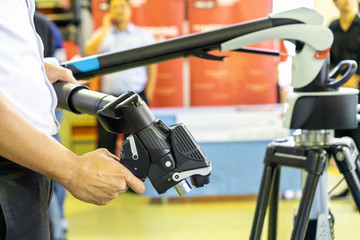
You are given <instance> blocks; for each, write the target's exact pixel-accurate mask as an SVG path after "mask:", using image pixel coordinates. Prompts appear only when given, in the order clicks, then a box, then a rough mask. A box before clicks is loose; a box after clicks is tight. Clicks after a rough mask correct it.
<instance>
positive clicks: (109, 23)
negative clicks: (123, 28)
mask: <svg viewBox="0 0 360 240" xmlns="http://www.w3.org/2000/svg"><path fill="white" fill-rule="evenodd" d="M112 25H113V24H112V20H111V15H110V14H109V13H106V14H105V15H104V17H103V19H102V28H103V29H104V30H107V29H109V28H110V27H111V26H112Z"/></svg>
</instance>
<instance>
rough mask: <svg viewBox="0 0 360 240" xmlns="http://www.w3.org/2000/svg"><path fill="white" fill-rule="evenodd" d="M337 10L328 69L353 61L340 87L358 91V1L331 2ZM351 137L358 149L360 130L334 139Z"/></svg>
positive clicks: (331, 25)
mask: <svg viewBox="0 0 360 240" xmlns="http://www.w3.org/2000/svg"><path fill="white" fill-rule="evenodd" d="M333 1H334V4H335V6H336V7H337V9H338V10H339V13H340V16H339V19H336V20H334V21H333V22H331V23H330V26H329V28H330V30H331V31H332V32H333V34H334V42H333V45H332V47H331V49H330V68H334V67H335V66H336V65H337V64H338V63H339V62H340V61H342V60H355V61H356V62H357V64H358V68H357V70H356V73H355V74H354V75H353V76H352V78H351V79H350V80H349V81H348V82H347V83H345V84H344V85H343V86H342V87H350V88H356V89H359V80H360V16H359V14H358V12H359V0H333ZM344 136H348V137H351V138H352V139H353V140H354V141H355V144H356V146H357V148H358V150H359V149H360V129H359V128H356V129H346V130H336V131H335V137H337V138H340V137H344ZM348 193H349V190H348V189H345V190H343V191H342V192H341V193H339V194H337V195H334V196H332V197H331V198H332V199H337V198H341V197H345V196H346V195H347V194H348Z"/></svg>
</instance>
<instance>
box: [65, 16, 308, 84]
mask: <svg viewBox="0 0 360 240" xmlns="http://www.w3.org/2000/svg"><path fill="white" fill-rule="evenodd" d="M289 16H290V15H289ZM299 23H302V22H301V21H299V20H297V19H292V18H287V17H279V18H261V19H257V20H254V21H249V22H246V23H240V24H234V25H231V26H229V27H224V28H221V29H217V30H214V31H209V32H204V33H196V34H189V35H186V36H182V37H177V38H174V39H169V40H166V41H162V42H159V43H155V44H152V45H149V46H144V47H139V48H134V49H130V50H126V51H121V52H112V53H106V54H99V55H94V56H89V57H86V58H81V59H77V60H72V61H68V62H64V63H63V64H62V65H63V66H64V67H66V68H69V69H71V70H72V71H73V73H74V76H75V77H76V78H77V79H87V78H91V77H95V76H98V75H103V74H107V73H111V72H116V71H120V70H125V69H129V68H134V67H138V66H143V65H147V64H152V63H158V62H163V61H167V60H171V59H175V58H183V57H190V56H194V57H199V58H203V59H208V60H220V61H221V60H222V59H223V58H224V57H223V56H214V55H211V54H209V53H208V52H209V51H211V50H216V49H219V50H221V44H223V43H226V42H227V41H230V40H232V39H235V38H237V37H239V36H243V35H247V34H249V33H253V32H257V31H261V30H265V29H269V28H273V27H276V26H282V25H291V24H299ZM233 50H236V51H246V52H255V53H256V50H253V51H252V50H249V49H243V50H242V49H233Z"/></svg>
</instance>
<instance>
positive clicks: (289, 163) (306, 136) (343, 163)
mask: <svg viewBox="0 0 360 240" xmlns="http://www.w3.org/2000/svg"><path fill="white" fill-rule="evenodd" d="M333 134H334V130H302V131H301V132H300V134H298V135H294V136H293V137H288V138H285V139H276V140H274V141H273V142H272V143H270V144H269V145H268V147H267V151H266V156H265V160H264V165H265V167H264V171H263V176H262V180H261V186H260V192H259V196H258V200H257V204H256V211H255V217H254V221H253V225H252V230H251V236H250V239H260V237H261V232H262V227H263V224H264V218H265V215H266V210H267V207H268V206H269V226H268V239H276V230H277V210H278V199H279V189H280V187H279V186H280V174H281V167H293V168H299V169H303V170H305V172H306V173H307V176H306V180H305V185H304V187H303V194H302V197H301V200H300V205H299V209H298V213H297V215H296V218H295V224H294V229H293V232H292V235H291V239H293V240H295V239H304V238H305V236H306V238H307V239H315V236H316V238H317V239H318V238H320V234H322V236H327V237H325V238H321V239H332V238H333V234H332V230H331V228H332V226H331V225H332V224H331V222H330V223H329V224H328V225H327V223H325V226H328V227H329V228H330V229H328V231H327V233H326V231H325V232H322V233H321V232H320V231H319V230H320V228H321V224H323V225H322V227H323V226H324V222H323V221H322V220H320V215H319V217H318V219H317V220H318V223H317V229H318V231H317V233H314V232H311V231H312V230H310V228H308V222H309V217H310V213H311V211H314V210H315V211H316V209H315V208H316V207H315V205H314V204H313V201H314V197H315V196H316V195H317V196H319V197H320V198H321V199H322V203H321V204H320V205H322V207H323V208H324V209H325V210H322V211H326V212H323V214H326V217H325V219H326V220H327V219H328V218H327V216H328V214H329V212H328V210H327V196H324V191H322V190H321V187H320V185H323V184H324V181H322V180H321V178H323V177H324V174H326V173H325V171H326V170H327V164H328V161H329V159H330V157H333V159H334V160H335V162H336V165H337V167H338V168H339V170H340V172H341V174H343V176H344V178H345V180H346V183H347V185H348V187H349V189H350V192H351V194H352V196H353V198H354V201H355V204H356V206H357V209H358V210H359V211H360V161H359V152H358V150H357V148H356V145H355V143H354V141H353V140H352V139H351V138H348V137H343V138H333ZM325 182H326V181H325ZM318 185H319V186H318ZM322 188H323V189H324V187H322ZM325 194H327V193H326V191H325ZM322 216H323V215H322ZM321 219H323V217H322V218H321ZM320 221H322V222H320ZM307 228H308V231H307ZM315 230H316V227H315ZM306 231H307V232H306ZM315 234H316V235H315Z"/></svg>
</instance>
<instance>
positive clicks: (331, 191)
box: [328, 178, 345, 195]
mask: <svg viewBox="0 0 360 240" xmlns="http://www.w3.org/2000/svg"><path fill="white" fill-rule="evenodd" d="M344 179H345V178H342V179H341V180H340V181H339V182H338V183H337V184H336V185H335V187H333V188H332V189H331V190H330V191H329V192H328V195H330V194H331V193H332V192H333V191H334V190H335V189H336V188H337V187H338V186H339V185H340V183H342V181H344Z"/></svg>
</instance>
